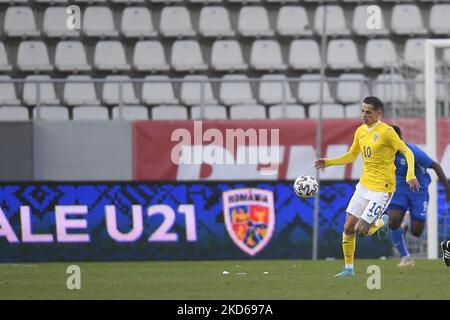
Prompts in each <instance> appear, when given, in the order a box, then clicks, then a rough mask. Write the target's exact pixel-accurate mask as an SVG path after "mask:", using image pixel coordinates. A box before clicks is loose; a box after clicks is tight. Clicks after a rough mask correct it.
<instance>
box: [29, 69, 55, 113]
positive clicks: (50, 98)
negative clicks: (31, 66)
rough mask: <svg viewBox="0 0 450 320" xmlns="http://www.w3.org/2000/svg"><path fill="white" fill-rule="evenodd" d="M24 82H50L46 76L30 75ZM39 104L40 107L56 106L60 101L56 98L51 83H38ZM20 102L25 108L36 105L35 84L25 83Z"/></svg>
mask: <svg viewBox="0 0 450 320" xmlns="http://www.w3.org/2000/svg"><path fill="white" fill-rule="evenodd" d="M25 80H28V81H36V80H44V81H45V80H50V76H48V75H31V76H27V77H26V78H25ZM39 91H40V94H39V104H40V105H44V104H46V105H56V104H59V103H60V101H59V99H58V98H57V97H56V93H55V85H54V84H53V83H51V82H47V83H40V84H39ZM22 101H23V103H24V104H26V105H27V106H34V105H36V104H37V103H38V101H37V85H36V83H35V82H26V83H25V84H24V86H23V94H22Z"/></svg>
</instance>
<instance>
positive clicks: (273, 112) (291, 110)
mask: <svg viewBox="0 0 450 320" xmlns="http://www.w3.org/2000/svg"><path fill="white" fill-rule="evenodd" d="M285 108H286V111H285V112H286V114H285V115H284V116H283V105H274V106H271V107H270V108H269V118H270V119H305V118H306V115H305V107H303V106H302V105H299V104H295V105H286V106H285Z"/></svg>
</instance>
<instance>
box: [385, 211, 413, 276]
mask: <svg viewBox="0 0 450 320" xmlns="http://www.w3.org/2000/svg"><path fill="white" fill-rule="evenodd" d="M405 211H406V209H405V208H403V207H400V206H397V205H394V204H391V205H390V206H389V229H390V232H389V240H391V242H392V244H393V245H394V246H395V248H396V249H397V251H398V253H399V254H400V257H401V258H402V259H401V261H400V263H399V264H398V265H397V266H399V267H408V266H414V261H413V260H412V258H411V257H410V255H409V252H408V249H407V248H406V243H405V232H404V230H403V228H401V224H402V221H403V218H404V216H405Z"/></svg>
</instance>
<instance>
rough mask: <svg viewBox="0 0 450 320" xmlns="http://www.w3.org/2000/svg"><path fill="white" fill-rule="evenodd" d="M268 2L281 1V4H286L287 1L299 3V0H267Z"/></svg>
mask: <svg viewBox="0 0 450 320" xmlns="http://www.w3.org/2000/svg"><path fill="white" fill-rule="evenodd" d="M266 2H267V3H275V4H278V3H281V4H285V3H288V4H289V3H290V4H294V3H298V2H299V0H266Z"/></svg>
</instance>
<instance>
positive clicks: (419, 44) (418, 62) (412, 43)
mask: <svg viewBox="0 0 450 320" xmlns="http://www.w3.org/2000/svg"><path fill="white" fill-rule="evenodd" d="M404 58H405V61H406V62H407V63H408V64H411V65H413V66H416V67H420V68H423V67H424V61H425V60H424V59H425V39H408V40H406V44H405V53H404Z"/></svg>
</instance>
